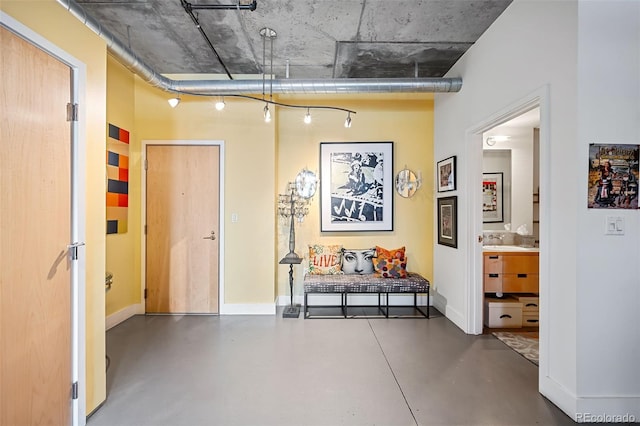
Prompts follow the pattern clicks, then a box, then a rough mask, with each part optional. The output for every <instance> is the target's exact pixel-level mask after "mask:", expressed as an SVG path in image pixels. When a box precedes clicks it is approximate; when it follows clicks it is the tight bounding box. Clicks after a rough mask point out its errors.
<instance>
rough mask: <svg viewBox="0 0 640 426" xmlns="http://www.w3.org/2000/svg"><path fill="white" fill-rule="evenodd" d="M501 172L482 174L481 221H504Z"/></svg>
mask: <svg viewBox="0 0 640 426" xmlns="http://www.w3.org/2000/svg"><path fill="white" fill-rule="evenodd" d="M503 196H504V194H503V189H502V172H497V173H483V174H482V222H484V223H493V222H504V218H503V217H504V204H503V201H502V198H503Z"/></svg>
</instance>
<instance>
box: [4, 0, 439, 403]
mask: <svg viewBox="0 0 640 426" xmlns="http://www.w3.org/2000/svg"><path fill="white" fill-rule="evenodd" d="M0 7H1V9H2V11H3V12H5V13H7V14H9V15H10V16H12V17H13V18H15V19H17V20H19V21H21V22H22V23H23V24H25V25H26V26H28V27H30V28H31V29H32V30H34V31H36V32H38V33H39V34H41V35H42V36H43V37H45V38H47V39H48V40H50V41H51V42H52V43H54V44H56V45H57V46H59V47H60V48H61V49H63V50H64V51H66V52H68V53H69V54H71V55H73V56H74V57H76V58H78V59H79V60H81V61H82V62H83V63H85V64H86V66H87V82H86V99H83V100H82V101H81V105H80V114H81V115H84V118H85V122H86V164H87V166H86V170H85V173H84V178H85V181H86V187H87V192H86V218H87V226H86V234H87V238H86V240H87V241H86V242H87V247H86V254H87V263H86V267H87V270H86V277H85V281H86V312H87V318H86V361H87V366H86V376H87V407H86V409H87V412H91V411H92V410H94V409H95V408H96V407H97V406H98V405H99V404H100V403H101V402H102V401H104V399H105V397H106V377H105V373H104V372H105V339H104V329H105V313H107V314H112V313H115V312H118V311H119V310H121V309H124V308H127V307H128V306H130V305H134V304H138V303H141V302H142V300H141V292H140V289H141V287H142V283H141V274H142V265H141V261H140V253H141V241H142V239H141V237H140V236H141V229H142V218H141V204H140V202H141V193H142V188H141V186H140V182H141V173H142V168H141V161H140V159H141V152H140V150H141V146H142V141H143V140H152V139H165V140H166V139H209V140H223V141H224V149H225V163H224V168H225V176H224V179H225V185H224V188H223V191H224V202H225V211H224V212H223V216H222V217H223V222H224V227H225V232H226V240H225V247H224V256H225V264H224V268H225V275H224V283H225V300H224V302H225V303H226V304H269V303H273V301H274V299H275V297H276V296H277V295H287V294H288V280H287V278H288V275H287V271H286V268H284V267H279V265H278V264H277V262H278V260H279V259H280V258H281V257H282V256H283V255H284V254H285V253H286V252H287V251H288V250H287V245H288V227H286V226H283V224H282V223H281V222H279V221H278V220H277V217H276V200H277V194H278V193H281V192H283V190H284V188H285V185H286V182H288V181H289V180H291V179H293V178H294V177H295V175H296V174H297V173H298V172H299V171H300V170H301V169H302V168H304V167H308V168H309V169H311V170H316V171H317V170H318V168H319V165H318V161H319V159H318V155H319V143H320V142H323V141H327V142H329V141H393V142H394V143H395V147H394V155H395V161H394V163H395V164H394V170H398V169H399V168H402V167H404V166H405V165H407V166H408V167H409V168H411V169H414V170H421V171H422V176H423V178H424V179H425V181H424V183H423V185H424V187H423V189H421V190H420V191H418V193H417V195H416V196H414V197H413V198H411V199H404V198H401V197H399V196H397V195H396V196H395V199H394V211H395V220H394V231H393V232H384V233H332V234H325V235H321V234H320V226H319V201H318V196H316V197H315V198H314V199H313V204H312V208H311V212H310V214H309V216H308V217H307V219H306V220H305V223H304V224H303V225H302V226H299V227H298V228H297V241H296V242H297V251H298V253H299V254H303V252H304V247H306V245H307V244H309V243H314V242H320V243H328V242H336V243H342V244H345V245H349V246H352V247H367V246H370V245H374V244H378V245H382V246H386V247H389V248H391V247H397V246H400V245H405V246H407V250H408V257H409V266H410V269H412V270H415V271H417V272H420V273H422V274H424V275H425V276H426V277H428V278H430V277H431V275H432V268H433V265H432V260H431V259H432V252H431V251H432V249H431V247H432V242H433V234H432V224H433V217H432V212H433V198H434V196H433V189H432V188H433V181H432V175H433V173H432V167H433V166H432V165H433V154H432V153H433V102H432V97H431V96H430V95H366V96H364V95H363V96H350V97H346V98H345V97H339V98H338V97H336V98H334V99H331V98H328V97H326V96H317V95H316V96H290V97H287V98H282V100H283V101H292V102H296V103H309V104H313V103H317V104H331V105H337V106H342V107H346V108H350V109H354V110H356V111H357V112H358V114H357V115H355V116H354V117H353V119H354V121H353V127H352V128H351V129H345V128H344V127H343V126H342V123H343V121H344V114H342V113H337V112H332V111H322V112H313V115H314V121H313V123H312V124H311V125H310V126H305V125H304V124H303V123H302V115H303V113H301V110H297V109H296V110H290V109H285V108H277V109H276V113H275V119H274V121H273V122H272V123H271V124H266V123H264V121H263V120H262V108H263V104H261V103H259V102H254V101H247V100H241V99H237V98H227V99H226V102H227V108H226V109H225V110H224V111H216V110H215V109H214V107H213V99H212V98H203V97H189V96H183V100H182V103H181V104H180V106H179V107H178V108H176V109H171V108H170V107H169V106H168V104H167V102H166V99H167V98H168V95H167V94H166V93H164V92H162V91H160V90H158V89H155V88H152V87H150V86H149V85H148V84H146V83H145V82H143V81H141V80H140V79H139V78H137V77H133V76H132V75H131V74H130V73H129V72H128V71H127V70H126V69H124V68H123V67H122V66H121V65H120V64H117V63H115V62H114V61H113V60H111V59H109V60H107V54H106V46H105V43H104V42H103V41H102V40H101V39H100V38H99V37H98V36H97V35H95V34H94V33H93V32H91V31H90V30H88V29H87V28H86V27H85V26H84V25H83V24H82V23H80V22H79V21H78V20H77V19H76V18H75V17H73V16H72V15H71V14H70V13H68V12H67V11H66V10H64V9H63V8H62V7H61V6H60V5H59V4H58V3H56V2H55V1H54V0H48V1H24V0H22V1H11V0H4V1H3V2H2V4H1V5H0ZM107 62H108V66H109V68H108V69H109V73H108V77H107ZM107 84H108V90H109V96H108V102H107ZM107 111H108V114H107ZM107 122H111V123H113V124H115V125H116V126H118V127H122V128H124V129H127V130H129V131H130V132H131V146H130V149H131V158H130V188H129V190H130V204H129V209H130V211H129V231H128V233H127V234H124V235H111V236H109V237H108V238H107V237H106V235H105V207H104V203H105V161H104V159H105V149H106V136H107V130H106V124H107ZM231 213H237V214H238V217H239V221H238V222H237V223H231V220H230V219H231ZM105 247H108V248H107V249H105ZM105 258H106V264H107V267H108V269H109V270H110V271H111V272H113V273H114V286H113V289H112V290H111V291H110V292H109V294H108V295H107V296H106V309H107V311H105V292H104V284H103V283H104V273H105ZM298 279H299V274H298Z"/></svg>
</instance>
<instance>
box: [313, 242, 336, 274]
mask: <svg viewBox="0 0 640 426" xmlns="http://www.w3.org/2000/svg"><path fill="white" fill-rule="evenodd" d="M341 260H342V246H341V245H329V246H324V245H320V244H314V245H310V246H309V274H310V275H329V274H341V273H342V269H341V263H342V262H341Z"/></svg>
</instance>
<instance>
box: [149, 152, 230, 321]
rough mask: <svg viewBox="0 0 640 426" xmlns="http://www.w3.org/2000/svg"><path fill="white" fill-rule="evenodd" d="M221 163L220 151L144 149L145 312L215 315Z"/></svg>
mask: <svg viewBox="0 0 640 426" xmlns="http://www.w3.org/2000/svg"><path fill="white" fill-rule="evenodd" d="M219 161H220V147H219V146H211V145H149V146H147V201H146V211H147V223H146V225H147V236H146V289H147V299H146V311H147V312H148V313H190V314H214V313H217V312H218V252H219V250H218V238H217V235H218V223H219V220H218V218H219V191H220V180H219Z"/></svg>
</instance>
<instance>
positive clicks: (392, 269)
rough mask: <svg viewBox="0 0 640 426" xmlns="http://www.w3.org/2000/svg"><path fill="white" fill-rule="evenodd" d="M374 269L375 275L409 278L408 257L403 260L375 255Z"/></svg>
mask: <svg viewBox="0 0 640 426" xmlns="http://www.w3.org/2000/svg"><path fill="white" fill-rule="evenodd" d="M373 269H374V270H375V271H376V272H375V275H376V276H377V277H382V278H407V258H406V256H403V257H402V260H400V259H398V258H395V257H380V256H378V257H374V258H373Z"/></svg>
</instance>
